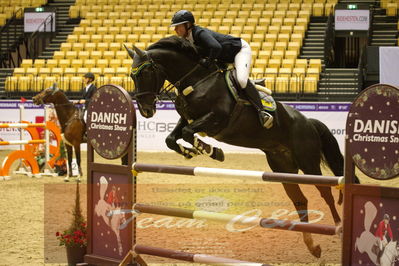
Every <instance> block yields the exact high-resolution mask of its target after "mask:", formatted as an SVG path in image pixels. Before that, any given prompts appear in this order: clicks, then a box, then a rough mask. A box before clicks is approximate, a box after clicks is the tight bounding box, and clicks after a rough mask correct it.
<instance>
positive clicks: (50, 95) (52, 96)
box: [32, 86, 60, 105]
mask: <svg viewBox="0 0 399 266" xmlns="http://www.w3.org/2000/svg"><path fill="white" fill-rule="evenodd" d="M59 92H60V90H59V89H58V88H56V87H55V86H53V87H50V88H48V89H45V90H43V91H42V92H40V93H39V94H37V95H36V96H34V97H32V100H33V103H34V104H36V105H41V104H46V103H55V102H56V99H57V94H58V93H59Z"/></svg>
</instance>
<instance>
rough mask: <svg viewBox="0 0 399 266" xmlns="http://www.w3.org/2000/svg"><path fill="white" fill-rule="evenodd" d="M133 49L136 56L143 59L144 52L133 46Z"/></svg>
mask: <svg viewBox="0 0 399 266" xmlns="http://www.w3.org/2000/svg"><path fill="white" fill-rule="evenodd" d="M133 49H134V51H135V52H136V54H137V55H138V56H140V57H145V56H146V55H147V54H146V52H145V51H143V50H141V49H140V48H137V47H136V46H135V45H133Z"/></svg>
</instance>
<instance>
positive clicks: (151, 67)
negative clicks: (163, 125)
mask: <svg viewBox="0 0 399 266" xmlns="http://www.w3.org/2000/svg"><path fill="white" fill-rule="evenodd" d="M133 47H134V51H133V50H132V49H129V48H127V47H126V46H125V48H126V50H127V51H128V53H129V56H130V57H131V58H132V59H133V64H132V70H131V73H130V77H131V78H132V79H133V81H134V85H135V88H136V92H135V95H134V96H135V98H136V100H137V105H138V107H139V110H140V113H141V115H142V116H144V117H145V118H150V117H152V116H153V115H154V114H155V112H156V106H155V104H156V101H157V98H158V95H159V92H160V90H161V88H162V87H163V84H164V82H165V77H164V76H163V75H162V73H161V71H160V69H159V67H160V66H159V65H157V64H156V63H155V62H154V61H153V59H152V58H151V56H150V54H149V53H148V52H146V51H143V50H140V49H139V48H137V47H135V46H133Z"/></svg>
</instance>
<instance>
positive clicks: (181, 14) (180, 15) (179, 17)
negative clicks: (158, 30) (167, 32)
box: [170, 10, 195, 27]
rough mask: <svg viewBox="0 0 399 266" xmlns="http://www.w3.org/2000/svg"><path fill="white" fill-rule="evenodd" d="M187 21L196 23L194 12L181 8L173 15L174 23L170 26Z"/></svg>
mask: <svg viewBox="0 0 399 266" xmlns="http://www.w3.org/2000/svg"><path fill="white" fill-rule="evenodd" d="M187 22H190V23H191V24H194V23H195V19H194V16H193V13H191V12H190V11H188V10H179V11H177V12H176V13H175V14H174V15H173V18H172V24H171V25H170V26H171V27H175V26H177V25H180V24H184V23H187Z"/></svg>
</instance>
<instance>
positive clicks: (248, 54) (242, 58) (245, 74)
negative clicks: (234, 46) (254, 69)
mask: <svg viewBox="0 0 399 266" xmlns="http://www.w3.org/2000/svg"><path fill="white" fill-rule="evenodd" d="M241 44H242V47H241V50H240V51H239V52H238V54H236V57H235V58H234V66H235V68H236V70H237V79H238V83H240V86H241V88H245V87H247V82H248V78H249V71H250V68H251V61H252V51H251V47H250V46H249V44H248V43H247V42H246V41H244V40H243V39H241Z"/></svg>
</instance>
